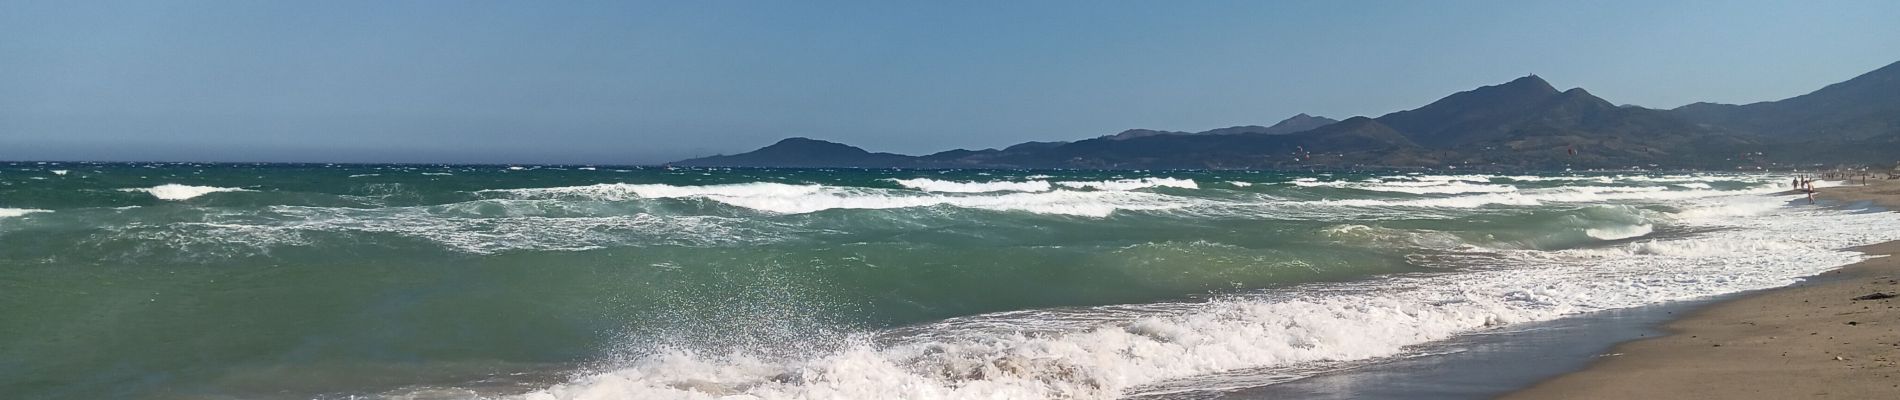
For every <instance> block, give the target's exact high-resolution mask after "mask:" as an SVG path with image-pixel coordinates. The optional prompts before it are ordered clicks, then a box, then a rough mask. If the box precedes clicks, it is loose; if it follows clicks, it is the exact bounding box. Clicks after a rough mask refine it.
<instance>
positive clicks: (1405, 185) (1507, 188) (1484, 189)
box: [1293, 180, 1517, 194]
mask: <svg viewBox="0 0 1900 400" xmlns="http://www.w3.org/2000/svg"><path fill="white" fill-rule="evenodd" d="M1293 184H1294V185H1297V186H1302V187H1334V188H1343V189H1357V190H1370V191H1375V192H1395V193H1410V194H1459V193H1508V192H1514V191H1517V187H1516V186H1511V185H1501V184H1489V183H1470V182H1466V181H1461V180H1445V181H1376V182H1365V181H1360V182H1351V181H1325V182H1320V181H1296V182H1293Z"/></svg>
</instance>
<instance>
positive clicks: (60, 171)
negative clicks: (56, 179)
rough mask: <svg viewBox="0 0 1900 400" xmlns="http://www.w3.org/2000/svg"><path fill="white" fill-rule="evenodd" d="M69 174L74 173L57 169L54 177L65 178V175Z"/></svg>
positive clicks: (54, 171)
mask: <svg viewBox="0 0 1900 400" xmlns="http://www.w3.org/2000/svg"><path fill="white" fill-rule="evenodd" d="M68 172H72V171H67V170H63V169H56V170H53V175H59V176H65V175H66V173H68Z"/></svg>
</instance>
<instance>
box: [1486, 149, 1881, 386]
mask: <svg viewBox="0 0 1900 400" xmlns="http://www.w3.org/2000/svg"><path fill="white" fill-rule="evenodd" d="M1817 197H1818V198H1819V199H1821V200H1823V201H1824V202H1829V203H1833V204H1849V205H1852V204H1856V203H1865V204H1868V205H1875V206H1880V207H1884V208H1887V209H1889V210H1900V182H1896V181H1871V182H1869V185H1866V186H1843V187H1831V188H1821V190H1820V192H1819V196H1817ZM1823 205H1826V204H1823ZM1894 229H1900V227H1894ZM1859 250H1860V251H1864V252H1867V253H1868V254H1876V255H1889V256H1887V257H1880V258H1874V259H1870V260H1867V261H1864V262H1861V263H1857V264H1853V265H1849V266H1846V267H1842V268H1840V269H1837V270H1834V271H1831V272H1828V273H1825V274H1821V275H1820V276H1816V277H1814V278H1812V279H1809V280H1808V281H1806V282H1802V283H1799V284H1796V285H1793V286H1789V287H1786V288H1780V289H1772V290H1767V291H1762V292H1758V293H1755V294H1751V295H1747V296H1742V297H1740V298H1737V299H1735V300H1732V301H1728V302H1722V303H1719V304H1715V305H1712V306H1709V307H1707V308H1705V309H1702V310H1699V311H1697V312H1695V313H1692V314H1690V316H1688V317H1686V318H1683V319H1681V320H1677V321H1675V322H1671V323H1669V324H1667V325H1665V326H1664V328H1665V329H1666V330H1667V331H1668V332H1670V333H1671V334H1670V335H1668V336H1664V337H1660V338H1655V339H1646V340H1639V341H1635V342H1629V343H1625V344H1622V345H1618V346H1616V347H1615V348H1613V349H1611V350H1610V351H1609V353H1607V354H1605V355H1603V356H1602V357H1600V358H1598V361H1597V362H1595V363H1593V364H1591V365H1590V366H1589V367H1588V368H1585V369H1584V370H1582V371H1577V372H1574V373H1570V374H1566V375H1561V376H1558V377H1556V378H1553V379H1550V380H1546V381H1543V382H1541V383H1538V384H1536V385H1534V386H1532V387H1530V388H1528V389H1525V390H1522V391H1518V392H1515V393H1511V394H1508V395H1505V396H1503V398H1507V399H1715V398H1721V399H1796V398H1837V399H1900V364H1897V363H1900V308H1896V307H1900V297H1896V298H1881V299H1862V300H1856V298H1857V297H1863V296H1868V295H1872V294H1876V293H1881V294H1891V295H1900V257H1892V256H1891V255H1893V254H1900V242H1888V243H1882V244H1876V245H1872V246H1866V247H1863V248H1860V249H1859Z"/></svg>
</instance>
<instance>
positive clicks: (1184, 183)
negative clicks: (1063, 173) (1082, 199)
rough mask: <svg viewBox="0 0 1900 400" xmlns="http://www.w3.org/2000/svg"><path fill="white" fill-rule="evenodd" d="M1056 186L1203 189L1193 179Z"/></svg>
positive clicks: (1115, 181)
mask: <svg viewBox="0 0 1900 400" xmlns="http://www.w3.org/2000/svg"><path fill="white" fill-rule="evenodd" d="M1056 184H1057V185H1062V187H1067V188H1074V189H1095V190H1136V189H1147V188H1156V187H1170V188H1181V189H1200V188H1201V185H1200V184H1197V183H1195V182H1194V180H1193V179H1181V178H1140V179H1117V180H1112V181H1067V182H1056Z"/></svg>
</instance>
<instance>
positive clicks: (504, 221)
mask: <svg viewBox="0 0 1900 400" xmlns="http://www.w3.org/2000/svg"><path fill="white" fill-rule="evenodd" d="M508 202H516V201H515V200H483V201H477V202H471V203H464V204H451V205H442V206H429V207H392V208H379V209H358V208H329V207H300V206H274V207H270V208H269V209H268V210H266V212H263V213H256V214H220V215H216V216H211V217H208V218H207V220H206V221H200V222H182V223H174V224H164V225H151V226H127V227H117V228H112V229H110V230H111V231H112V232H111V233H108V234H105V235H104V236H103V237H100V238H97V239H96V240H98V241H101V242H109V241H129V242H137V243H141V244H158V245H161V246H164V247H167V248H173V249H177V250H179V251H180V254H186V255H190V256H194V257H235V256H245V255H259V254H269V253H270V252H271V251H272V250H273V249H276V248H280V247H287V246H307V245H313V244H316V243H318V242H319V241H320V240H325V239H338V238H341V239H340V240H362V239H360V238H353V235H361V234H393V235H399V236H402V237H408V238H415V239H422V240H425V241H428V242H432V243H435V244H437V245H440V246H442V247H444V248H446V249H449V250H453V251H457V252H462V253H471V254H494V253H501V252H509V251H521V250H532V251H584V250H593V249H600V248H607V247H616V246H688V247H708V246H724V245H757V244H764V243H772V242H777V241H780V240H783V239H784V238H787V237H790V236H791V235H792V233H793V232H794V231H796V229H795V228H791V227H786V226H781V225H776V224H768V223H762V222H759V221H754V220H747V219H742V218H729V217H718V216H661V215H652V214H647V213H638V214H632V215H612V216H549V215H540V214H547V212H546V211H545V210H543V209H541V207H539V206H538V205H536V204H506V203H508ZM487 206H493V207H499V208H502V209H504V210H505V212H503V213H502V215H498V216H479V215H476V214H480V212H479V211H472V210H475V209H481V208H484V207H487Z"/></svg>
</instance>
